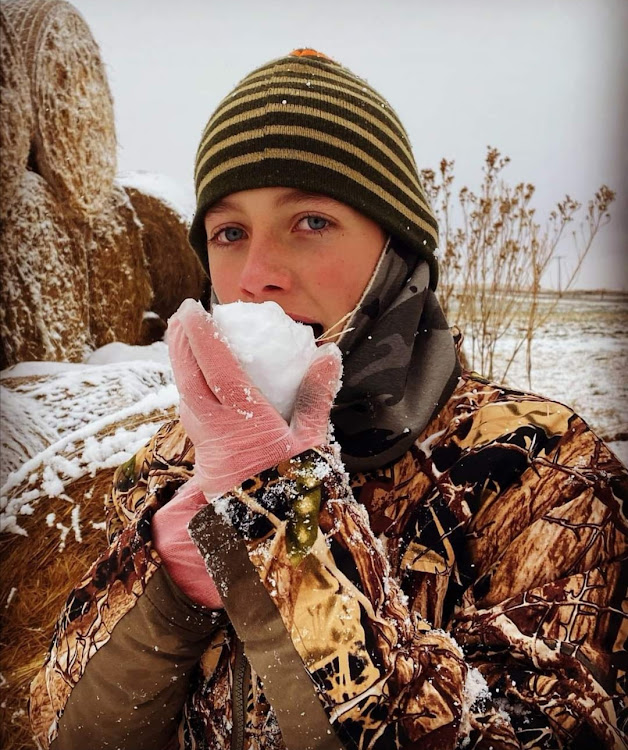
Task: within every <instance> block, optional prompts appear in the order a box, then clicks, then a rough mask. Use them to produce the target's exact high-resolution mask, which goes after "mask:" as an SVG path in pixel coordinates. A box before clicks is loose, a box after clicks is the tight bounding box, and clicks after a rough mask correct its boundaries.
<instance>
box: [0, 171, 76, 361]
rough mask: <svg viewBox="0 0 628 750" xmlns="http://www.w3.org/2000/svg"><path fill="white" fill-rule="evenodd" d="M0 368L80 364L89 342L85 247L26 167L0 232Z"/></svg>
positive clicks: (48, 190) (59, 209) (44, 188)
mask: <svg viewBox="0 0 628 750" xmlns="http://www.w3.org/2000/svg"><path fill="white" fill-rule="evenodd" d="M0 258H1V260H2V262H1V264H0V337H1V339H2V347H1V351H0V366H1V367H2V368H4V367H7V366H8V365H12V364H15V363H16V362H24V361H28V360H47V361H55V360H65V361H67V362H80V361H82V359H83V356H84V355H85V353H86V351H87V350H88V345H89V326H88V301H87V300H88V298H87V260H86V255H85V249H84V245H83V243H82V241H81V238H80V236H78V234H77V232H76V230H75V229H74V228H73V227H72V225H71V223H70V222H69V221H68V220H67V219H66V218H64V214H63V210H62V208H61V206H60V205H59V204H58V203H57V201H56V200H55V198H54V196H53V195H52V193H51V191H50V189H49V188H48V186H47V185H46V183H45V182H44V180H43V179H42V178H41V177H39V175H36V174H34V173H33V172H25V173H24V174H23V176H22V180H21V182H20V184H19V186H18V188H17V190H16V194H15V196H14V200H13V201H12V202H11V204H10V206H9V207H8V210H7V213H6V216H5V218H4V221H3V223H2V233H1V235H0Z"/></svg>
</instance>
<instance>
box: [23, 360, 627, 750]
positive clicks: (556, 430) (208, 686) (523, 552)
mask: <svg viewBox="0 0 628 750" xmlns="http://www.w3.org/2000/svg"><path fill="white" fill-rule="evenodd" d="M193 464H194V449H193V447H192V445H191V444H190V442H189V440H188V439H187V438H186V436H185V434H184V432H183V430H182V428H181V426H180V425H179V423H178V422H172V423H168V424H167V425H165V426H164V427H162V428H161V429H160V430H159V432H158V433H157V434H156V435H155V437H154V438H153V440H152V441H151V442H150V443H149V445H148V446H147V447H146V448H144V449H143V450H142V451H140V452H139V453H138V454H137V455H136V456H135V457H134V458H133V459H132V460H131V461H129V462H128V463H127V464H125V465H123V466H122V467H120V469H119V470H118V472H117V474H116V479H115V487H114V490H113V492H112V495H111V497H110V498H109V501H108V502H109V513H110V515H109V520H108V535H109V539H110V542H111V544H110V547H109V549H108V551H107V552H106V553H105V554H104V555H103V556H102V557H101V558H100V559H99V560H98V561H97V562H96V563H95V564H94V566H93V567H92V568H91V570H90V571H89V572H88V573H87V574H86V576H85V577H84V578H83V580H82V581H81V582H80V583H79V585H78V586H77V587H76V588H75V589H74V590H73V591H72V592H71V594H70V595H69V597H68V600H67V603H66V606H65V609H64V611H63V613H62V614H61V617H60V619H59V621H58V624H57V628H56V631H55V634H54V637H53V641H52V645H51V648H50V652H49V655H48V657H47V660H46V663H45V665H44V667H43V668H42V670H41V671H40V673H39V674H38V676H37V677H36V679H35V680H34V681H33V684H32V687H31V699H30V715H31V722H32V726H33V729H34V732H35V735H36V739H37V741H38V743H39V744H40V745H41V746H42V747H46V748H47V747H51V748H53V749H54V750H61V749H62V748H78V747H90V748H128V750H142V748H152V749H155V748H161V747H173V748H175V747H180V748H186V749H187V748H190V749H191V748H212V749H213V748H221V749H224V750H239V749H240V748H251V749H253V750H271V749H272V750H275V749H277V750H279V749H280V748H284V747H288V748H290V749H291V750H306V748H320V749H321V750H323V749H324V750H326V749H327V748H346V749H347V750H354V749H355V750H357V749H358V748H360V749H361V750H362V749H363V750H367V749H372V750H382V749H383V748H386V749H388V748H419V747H420V748H422V749H428V750H429V749H432V748H433V749H435V750H436V749H438V750H446V749H447V748H455V747H466V748H489V747H492V748H494V750H503V749H506V748H508V749H511V748H556V747H569V746H577V747H591V748H593V747H606V748H621V747H625V746H626V735H625V734H624V733H623V732H622V729H621V727H622V726H623V724H622V722H625V717H626V714H625V705H624V701H625V693H624V692H623V691H622V688H621V687H620V685H621V682H622V680H623V679H624V678H625V671H624V670H625V652H624V651H623V650H622V648H623V646H622V640H621V637H622V633H623V634H624V635H625V628H626V617H625V614H623V612H622V609H623V608H625V599H624V595H625V568H624V570H623V572H624V578H623V585H622V575H621V572H622V561H623V560H624V559H625V556H626V529H627V523H626V515H625V511H622V505H621V503H622V501H623V502H624V503H625V501H626V499H627V498H628V473H627V472H626V469H625V468H624V467H623V466H622V464H621V463H620V462H619V461H618V460H617V458H616V457H615V456H614V455H613V454H612V453H611V452H610V451H609V450H608V448H607V447H606V446H605V445H604V444H603V443H602V441H600V440H599V439H598V438H597V437H596V436H595V435H594V433H593V432H592V431H591V430H590V429H589V428H588V426H587V425H586V423H585V422H584V421H583V420H582V419H580V418H579V417H578V416H577V415H575V414H574V413H573V412H572V411H571V410H570V409H568V408H567V407H565V406H563V405H561V404H558V403H554V402H551V401H548V400H546V399H543V398H541V397H538V396H534V395H529V394H524V393H520V392H516V391H511V390H506V389H504V388H501V387H498V386H495V385H493V384H490V383H487V382H486V381H483V380H481V379H479V378H477V377H476V376H471V375H469V374H465V375H464V376H463V377H462V378H461V380H460V382H459V384H458V386H457V388H456V390H455V391H454V393H453V395H452V396H451V398H450V399H449V401H448V402H447V404H446V405H445V407H444V408H443V409H442V411H441V412H440V413H439V414H438V416H437V417H436V418H435V419H433V420H432V422H431V423H430V424H429V425H428V427H427V428H426V430H425V431H424V433H423V434H422V435H421V436H420V438H419V440H418V441H417V442H416V444H415V445H414V446H413V447H412V448H411V450H410V451H408V452H407V453H406V454H405V455H404V456H403V457H402V458H401V459H399V460H398V461H396V462H395V463H393V464H391V465H388V466H386V467H383V468H381V469H378V470H377V471H373V472H371V473H369V474H361V475H356V476H352V477H350V478H349V477H347V476H346V475H345V474H344V473H343V470H342V466H340V465H339V464H338V461H337V459H336V454H335V453H334V451H333V450H331V449H329V448H318V449H314V450H311V451H307V452H306V453H305V454H302V455H301V456H299V457H297V458H296V459H293V460H291V461H289V462H285V464H281V465H279V466H278V467H275V468H273V469H271V470H269V471H265V472H262V473H261V474H260V475H258V476H257V477H254V478H251V479H250V480H248V481H246V482H244V483H243V485H242V486H241V487H237V488H234V489H233V491H231V492H229V493H228V494H226V495H225V496H224V497H223V498H221V499H220V501H219V502H218V503H217V505H216V507H213V506H211V505H208V506H207V508H206V509H203V510H202V511H201V512H200V513H199V514H198V515H197V516H196V517H195V518H194V519H193V521H192V522H191V524H190V533H191V535H192V538H193V539H194V540H195V542H196V543H197V546H198V547H199V549H200V550H201V551H202V552H203V554H204V555H206V560H207V562H208V565H209V567H210V569H211V571H212V575H213V577H214V580H215V581H216V583H217V585H218V588H219V590H220V591H221V594H222V596H223V601H224V603H225V608H226V611H220V612H211V611H209V610H205V609H203V608H202V607H199V606H196V605H195V604H194V603H193V602H191V601H190V600H189V599H187V598H186V597H185V596H184V595H183V594H182V592H181V591H179V590H178V589H177V588H176V587H175V586H174V584H173V583H172V582H171V580H170V579H169V577H168V575H167V573H166V571H165V568H164V567H163V566H162V565H161V564H160V559H159V557H158V555H157V553H156V551H155V550H154V549H153V547H152V545H151V537H150V523H151V518H152V515H153V514H154V512H155V511H156V509H157V508H159V507H161V505H162V504H163V503H166V502H168V500H169V499H171V498H172V496H173V494H174V493H175V492H176V491H177V489H178V488H179V487H180V486H182V485H183V483H185V482H186V481H187V479H188V478H189V477H190V476H191V474H192V470H193ZM243 644H244V645H243ZM484 680H486V682H484ZM622 711H623V713H622ZM624 729H625V727H624Z"/></svg>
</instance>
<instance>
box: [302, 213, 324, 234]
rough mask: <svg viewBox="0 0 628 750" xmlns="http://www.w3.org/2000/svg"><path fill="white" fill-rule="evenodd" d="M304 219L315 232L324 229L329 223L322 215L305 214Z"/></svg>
mask: <svg viewBox="0 0 628 750" xmlns="http://www.w3.org/2000/svg"><path fill="white" fill-rule="evenodd" d="M306 219H307V225H308V227H309V228H310V229H313V230H314V231H315V232H320V231H321V229H325V228H326V227H327V225H328V224H329V221H328V220H327V219H323V217H322V216H307V217H306Z"/></svg>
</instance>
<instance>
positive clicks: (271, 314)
mask: <svg viewBox="0 0 628 750" xmlns="http://www.w3.org/2000/svg"><path fill="white" fill-rule="evenodd" d="M212 318H213V319H214V322H215V323H216V325H217V327H218V329H219V330H220V332H221V333H222V334H223V335H224V336H225V338H226V339H227V341H228V343H229V347H230V349H231V351H232V352H233V353H234V355H235V356H236V358H237V360H238V362H239V363H240V365H241V366H242V369H243V370H244V371H245V372H246V374H247V375H248V376H249V377H250V378H251V380H252V381H253V383H255V385H256V386H257V387H258V388H259V389H260V390H261V391H262V393H263V394H264V396H265V397H266V398H267V399H268V401H269V402H270V403H271V404H272V405H273V406H274V407H275V408H276V409H277V411H278V412H279V413H280V414H281V416H282V417H283V418H284V419H285V420H286V421H290V417H291V415H292V410H293V408H294V402H295V398H296V395H297V391H298V390H299V385H300V384H301V380H302V379H303V376H304V375H305V373H306V371H307V369H308V367H309V366H310V364H311V362H312V359H313V357H314V355H315V354H316V351H317V350H316V341H315V339H314V332H313V330H312V328H311V327H310V326H307V325H305V324H303V323H298V322H296V321H294V320H292V318H290V317H289V316H288V315H286V313H284V311H283V310H282V309H281V307H280V306H279V305H278V304H277V303H276V302H261V303H254V302H232V303H231V304H226V305H214V307H213V309H212Z"/></svg>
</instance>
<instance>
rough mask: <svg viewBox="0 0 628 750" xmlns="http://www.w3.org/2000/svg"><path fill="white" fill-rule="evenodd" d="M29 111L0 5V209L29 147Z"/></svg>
mask: <svg viewBox="0 0 628 750" xmlns="http://www.w3.org/2000/svg"><path fill="white" fill-rule="evenodd" d="M32 129H33V111H32V108H31V92H30V83H29V80H28V76H27V74H26V67H25V65H24V59H23V57H22V50H21V48H20V46H19V44H18V43H17V41H16V38H15V32H14V31H13V28H12V27H11V24H10V23H9V21H8V19H7V17H6V14H5V12H4V8H3V6H0V154H1V155H2V158H0V211H1V213H2V214H4V210H5V206H6V205H7V204H8V203H9V202H10V200H11V196H12V195H13V193H14V190H15V188H16V185H17V184H18V183H19V181H20V179H21V177H22V174H23V172H24V170H25V169H26V164H27V163H28V153H29V151H30V146H31V132H32Z"/></svg>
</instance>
